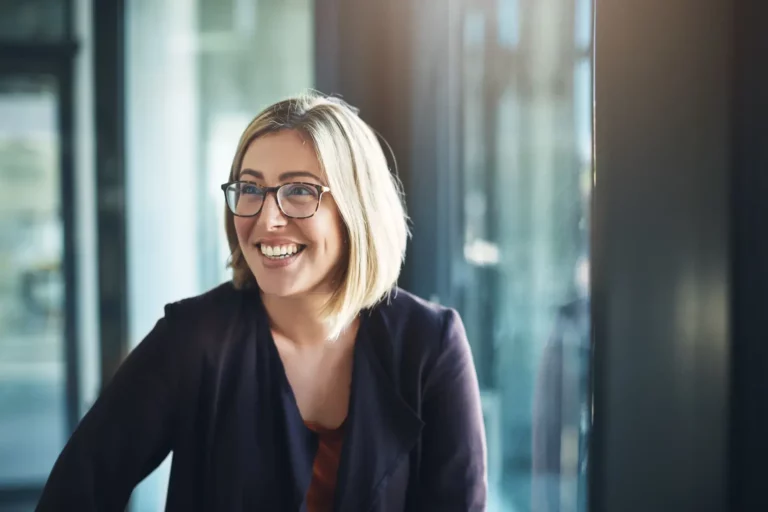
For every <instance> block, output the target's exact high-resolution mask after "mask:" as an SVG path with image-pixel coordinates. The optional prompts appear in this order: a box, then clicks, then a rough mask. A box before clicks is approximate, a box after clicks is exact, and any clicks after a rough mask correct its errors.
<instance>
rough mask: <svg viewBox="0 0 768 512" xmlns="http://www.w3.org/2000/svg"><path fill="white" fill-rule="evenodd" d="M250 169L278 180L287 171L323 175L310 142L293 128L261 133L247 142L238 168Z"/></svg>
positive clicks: (266, 177) (270, 178) (269, 178)
mask: <svg viewBox="0 0 768 512" xmlns="http://www.w3.org/2000/svg"><path fill="white" fill-rule="evenodd" d="M243 169H252V170H255V171H259V172H260V173H262V174H263V175H264V178H265V180H266V181H278V180H279V176H280V174H282V173H284V172H287V171H309V172H311V173H312V174H314V175H315V176H316V177H317V178H318V179H320V178H321V177H322V176H323V172H322V169H321V167H320V162H318V160H317V155H316V154H315V149H314V146H313V145H312V142H311V141H310V140H309V139H308V138H307V137H304V136H302V134H300V133H299V132H297V131H294V130H291V131H282V132H278V133H273V134H269V135H264V136H261V137H259V138H257V139H256V140H254V141H253V142H251V143H250V145H249V146H248V149H246V151H245V154H244V155H243V161H242V163H241V164H240V171H242V170H243Z"/></svg>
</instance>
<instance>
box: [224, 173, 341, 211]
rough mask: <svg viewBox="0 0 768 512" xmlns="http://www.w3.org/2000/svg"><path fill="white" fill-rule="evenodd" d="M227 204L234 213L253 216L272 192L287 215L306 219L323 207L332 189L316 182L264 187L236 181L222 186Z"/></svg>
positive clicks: (281, 209)
mask: <svg viewBox="0 0 768 512" xmlns="http://www.w3.org/2000/svg"><path fill="white" fill-rule="evenodd" d="M221 190H223V191H224V198H225V199H226V200H227V206H228V207H229V210H230V211H231V212H232V214H233V215H236V216H238V217H253V216H254V215H258V214H259V213H260V212H261V209H262V208H263V207H264V201H265V200H266V199H267V195H268V194H269V193H270V192H274V193H275V197H276V198H277V206H278V207H279V208H280V211H281V212H283V215H285V216H286V217H290V218H292V219H306V218H309V217H311V216H313V215H314V214H315V212H317V209H318V208H319V207H320V199H322V197H323V194H324V193H325V192H330V191H331V189H329V188H328V187H325V186H323V185H317V184H315V183H284V184H282V185H280V186H279V187H260V186H259V185H256V184H255V183H251V182H249V181H233V182H230V183H225V184H223V185H222V186H221Z"/></svg>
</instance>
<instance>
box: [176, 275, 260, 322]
mask: <svg viewBox="0 0 768 512" xmlns="http://www.w3.org/2000/svg"><path fill="white" fill-rule="evenodd" d="M253 295H255V296H258V294H256V293H254V292H250V291H247V290H245V291H244V290H238V289H236V288H235V287H234V285H233V284H232V283H231V282H227V283H223V284H221V285H219V286H216V287H215V288H212V289H210V290H208V291H206V292H204V293H202V294H200V295H196V296H193V297H187V298H185V299H182V300H179V301H177V302H173V303H170V304H167V305H166V306H165V315H164V318H165V321H166V322H167V323H168V324H169V326H171V327H172V328H173V329H174V330H175V331H176V332H179V331H182V332H185V333H188V334H206V333H208V332H211V331H214V332H222V330H223V329H226V327H227V325H232V324H233V323H235V322H236V321H237V319H238V318H239V315H240V313H241V312H242V311H243V304H244V302H245V301H246V300H249V297H251V296H253Z"/></svg>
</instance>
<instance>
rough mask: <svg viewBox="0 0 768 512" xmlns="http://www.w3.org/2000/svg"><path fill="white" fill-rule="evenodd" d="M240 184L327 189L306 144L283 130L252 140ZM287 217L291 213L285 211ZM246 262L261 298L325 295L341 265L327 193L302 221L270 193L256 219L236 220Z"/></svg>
mask: <svg viewBox="0 0 768 512" xmlns="http://www.w3.org/2000/svg"><path fill="white" fill-rule="evenodd" d="M238 179H239V180H240V181H248V182H253V183H254V184H255V185H259V186H262V187H276V186H279V185H282V184H284V183H295V182H302V183H312V184H317V185H327V181H326V180H325V178H324V174H323V172H322V170H321V168H320V162H318V160H317V156H316V155H315V150H314V147H313V146H312V143H311V141H310V140H308V139H305V138H304V137H302V136H301V134H300V133H298V132H295V131H283V132H278V133H276V134H270V135H265V136H262V137H259V138H258V139H256V140H254V141H253V142H252V143H251V144H250V146H249V147H248V149H247V150H246V152H245V155H244V157H243V162H242V164H241V166H240V175H239V177H238ZM289 213H290V212H289ZM235 230H236V232H237V238H238V241H239V243H240V248H241V249H242V251H243V255H244V257H245V261H246V262H247V263H248V266H249V267H250V269H251V272H253V275H254V276H255V277H256V282H257V283H258V284H259V288H260V289H261V291H262V292H263V293H265V294H269V295H275V296H280V297H297V296H301V295H303V294H309V293H323V294H326V293H330V292H332V291H333V289H334V283H333V280H334V277H335V276H336V275H337V272H338V268H339V266H340V264H341V262H342V260H343V255H344V254H343V250H344V244H343V239H344V237H343V233H344V228H343V222H342V220H341V215H340V214H339V211H338V208H337V207H336V203H335V202H334V200H333V195H332V194H331V193H328V192H326V193H324V194H323V195H322V199H321V201H320V205H319V207H318V209H317V212H316V213H315V214H314V215H313V216H312V217H309V218H306V219H294V218H290V217H287V216H285V215H284V214H283V213H282V212H281V210H280V208H279V207H278V204H277V198H276V197H275V194H274V193H269V194H267V197H266V198H265V200H264V206H263V207H262V210H261V212H260V213H259V214H258V215H256V216H255V217H235Z"/></svg>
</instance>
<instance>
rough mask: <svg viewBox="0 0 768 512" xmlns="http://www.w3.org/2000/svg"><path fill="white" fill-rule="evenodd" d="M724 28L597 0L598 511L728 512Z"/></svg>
mask: <svg viewBox="0 0 768 512" xmlns="http://www.w3.org/2000/svg"><path fill="white" fill-rule="evenodd" d="M733 34H734V32H733V13H732V5H731V0H644V1H642V2H640V1H635V0H616V1H612V2H598V3H597V23H596V43H595V48H596V69H595V95H596V103H595V109H596V110H595V129H596V133H595V141H596V182H595V193H594V217H593V225H592V226H593V267H592V268H593V280H594V282H593V297H594V304H593V331H594V347H595V367H594V386H595V403H594V405H595V407H594V414H595V416H594V419H595V426H594V445H593V446H594V450H593V455H594V456H593V459H592V460H593V466H592V474H591V490H592V507H591V510H593V511H621V512H633V511H643V512H645V511H649V510H653V511H668V510H669V511H673V510H675V511H678V510H679V511H694V510H695V511H697V512H705V511H710V510H711V511H722V510H727V508H726V500H727V488H726V483H727V475H728V473H727V471H728V449H727V447H728V426H729V418H728V414H727V412H728V404H729V380H730V379H729V373H730V372H729V370H730V346H731V345H730V342H731V336H730V332H729V331H730V321H731V320H730V315H729V305H730V297H731V285H730V254H729V242H730V227H729V222H730V209H729V208H730V204H729V171H730V169H731V165H732V159H731V156H732V148H731V140H732V136H731V135H732V134H731V123H732V120H733V115H732V104H731V97H732V96H731V93H732V90H731V87H732V86H731V78H730V77H731V74H732V59H731V56H732V51H733V44H732V38H733Z"/></svg>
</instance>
